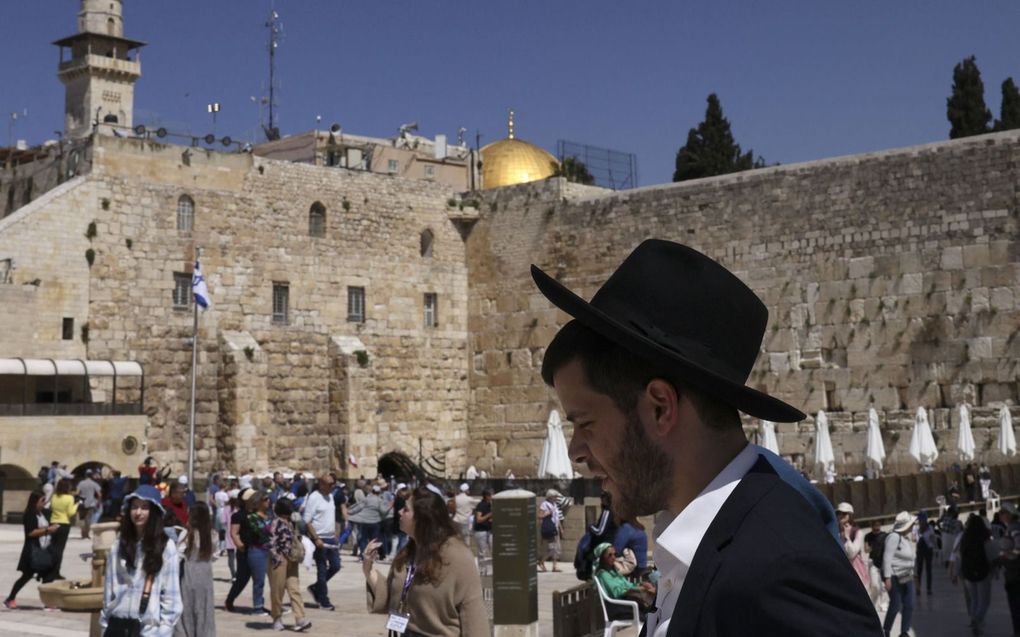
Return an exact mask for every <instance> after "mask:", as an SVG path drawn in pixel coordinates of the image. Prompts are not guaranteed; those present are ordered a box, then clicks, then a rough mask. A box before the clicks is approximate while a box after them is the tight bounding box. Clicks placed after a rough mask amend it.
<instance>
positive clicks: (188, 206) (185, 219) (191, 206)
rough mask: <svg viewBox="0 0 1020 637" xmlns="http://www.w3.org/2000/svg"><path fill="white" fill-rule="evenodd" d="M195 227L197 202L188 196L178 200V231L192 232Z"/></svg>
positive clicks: (182, 196)
mask: <svg viewBox="0 0 1020 637" xmlns="http://www.w3.org/2000/svg"><path fill="white" fill-rule="evenodd" d="M194 226H195V202H194V201H192V200H191V197H189V196H187V195H181V198H180V199H178V200H177V230H178V231H179V232H191V229H192V228H193V227H194Z"/></svg>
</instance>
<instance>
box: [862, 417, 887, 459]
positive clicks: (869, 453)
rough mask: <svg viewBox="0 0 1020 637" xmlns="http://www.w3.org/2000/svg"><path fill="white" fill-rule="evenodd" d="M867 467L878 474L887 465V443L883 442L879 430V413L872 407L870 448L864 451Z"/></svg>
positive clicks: (869, 433) (869, 426)
mask: <svg viewBox="0 0 1020 637" xmlns="http://www.w3.org/2000/svg"><path fill="white" fill-rule="evenodd" d="M864 458H865V462H866V463H867V465H868V466H869V467H870V468H871V469H872V470H873V471H875V472H876V473H877V472H879V471H881V470H882V466H883V465H884V464H885V443H883V442H882V431H881V430H880V429H879V428H878V412H877V411H875V408H874V407H872V408H871V409H869V410H868V446H867V449H866V450H865V451H864Z"/></svg>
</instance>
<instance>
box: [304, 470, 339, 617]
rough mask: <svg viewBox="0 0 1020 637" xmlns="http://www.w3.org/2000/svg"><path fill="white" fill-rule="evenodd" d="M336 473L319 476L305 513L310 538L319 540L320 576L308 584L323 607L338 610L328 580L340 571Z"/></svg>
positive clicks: (317, 564) (314, 555)
mask: <svg viewBox="0 0 1020 637" xmlns="http://www.w3.org/2000/svg"><path fill="white" fill-rule="evenodd" d="M333 484H334V480H333V476H331V475H330V474H328V473H324V474H322V475H321V476H319V482H318V484H317V485H316V490H315V491H312V492H311V493H309V494H308V498H306V499H305V512H304V515H303V518H304V521H305V525H306V527H305V528H306V531H307V533H308V539H309V540H311V541H312V543H313V544H315V552H314V553H312V559H314V560H315V570H316V580H315V583H314V584H312V585H311V586H309V587H308V591H309V592H310V593H311V594H312V597H313V598H314V599H315V601H316V603H318V604H319V608H323V609H325V610H335V608H336V607H335V606H333V604H332V603H330V601H329V589H328V588H327V582H329V580H330V579H331V578H332V577H333V576H334V575H336V574H337V573H339V572H340V545H339V544H338V543H337V541H336V505H335V504H334V503H333V494H332V491H333Z"/></svg>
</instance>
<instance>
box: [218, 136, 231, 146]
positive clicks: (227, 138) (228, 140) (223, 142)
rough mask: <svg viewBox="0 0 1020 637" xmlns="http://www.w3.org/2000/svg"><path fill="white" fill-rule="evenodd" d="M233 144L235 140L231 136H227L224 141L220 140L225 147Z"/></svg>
mask: <svg viewBox="0 0 1020 637" xmlns="http://www.w3.org/2000/svg"><path fill="white" fill-rule="evenodd" d="M233 142H234V140H232V139H230V136H229V135H227V136H225V137H224V138H223V139H221V140H220V143H221V144H223V145H224V146H230V144H232V143H233Z"/></svg>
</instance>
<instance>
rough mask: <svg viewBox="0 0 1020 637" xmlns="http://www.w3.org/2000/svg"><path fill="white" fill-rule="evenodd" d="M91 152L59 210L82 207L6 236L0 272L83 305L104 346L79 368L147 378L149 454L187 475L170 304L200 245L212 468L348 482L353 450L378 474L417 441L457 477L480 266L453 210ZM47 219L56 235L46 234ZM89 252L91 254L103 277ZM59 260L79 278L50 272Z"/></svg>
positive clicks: (30, 215) (203, 428)
mask: <svg viewBox="0 0 1020 637" xmlns="http://www.w3.org/2000/svg"><path fill="white" fill-rule="evenodd" d="M95 144H96V148H95V153H94V158H95V161H94V165H93V170H92V173H91V174H90V175H89V176H88V177H87V178H86V180H85V182H84V183H81V184H77V185H76V186H75V187H73V188H71V189H70V190H69V191H67V192H66V193H65V195H64V196H65V198H69V199H68V201H71V200H73V206H71V205H68V204H67V203H66V202H64V203H62V202H61V201H60V200H53V201H51V202H49V203H45V204H43V205H42V206H41V208H40V209H38V210H32V211H28V212H27V213H25V214H24V215H23V216H24V220H25V223H23V224H20V225H18V226H14V227H8V228H7V229H6V230H5V231H4V232H2V233H0V258H4V256H5V254H6V253H7V252H9V251H13V252H14V253H15V254H16V256H17V257H18V261H19V264H20V265H19V267H20V270H19V272H21V273H24V274H25V275H26V276H27V274H28V273H29V272H39V273H40V274H39V276H42V275H43V274H45V275H46V276H43V279H44V282H43V285H42V286H40V291H43V290H45V289H47V286H48V285H54V286H60V287H61V288H63V287H72V288H73V289H75V290H77V291H78V292H79V295H78V296H76V297H74V298H75V302H76V303H77V305H76V307H79V306H80V310H81V314H82V315H83V316H87V320H88V321H89V324H90V340H89V343H88V346H87V352H84V353H79V354H78V355H77V356H73V357H75V358H77V357H82V356H83V355H85V354H87V356H88V357H89V358H112V359H121V360H123V359H130V360H138V361H139V362H141V363H142V364H143V366H144V367H145V370H146V375H147V378H146V405H145V406H146V413H147V414H148V415H149V417H150V420H151V426H150V429H149V440H148V442H149V451H150V452H151V453H154V454H155V455H156V456H157V457H158V458H159V459H160V461H161V462H172V463H174V464H175V466H176V468H178V469H180V468H182V467H183V466H184V465H185V464H186V459H187V443H186V440H187V428H188V415H189V399H190V371H191V343H190V337H191V332H192V320H193V319H192V312H191V311H190V310H187V309H185V310H179V309H174V307H173V302H172V294H173V289H174V276H173V275H174V273H175V272H180V273H190V271H191V269H192V263H193V260H194V257H195V249H196V248H197V247H200V248H202V267H203V272H204V274H205V276H206V278H207V280H208V284H209V289H210V294H211V296H212V303H213V307H212V309H211V310H209V311H208V312H205V313H203V314H202V315H201V317H200V321H199V324H200V330H199V350H200V351H199V365H198V370H199V374H198V388H197V398H198V408H197V412H198V414H197V418H196V428H197V432H198V435H197V438H198V440H197V443H196V448H197V449H198V454H197V455H198V460H199V463H198V467H199V471H206V470H211V469H214V468H226V469H230V470H246V469H248V468H249V467H251V468H255V469H256V470H266V469H269V468H271V467H277V466H286V467H290V468H294V469H297V468H300V469H306V470H322V469H327V468H332V469H340V470H344V469H345V467H344V465H343V462H342V460H343V458H345V457H346V455H347V453H353V454H354V456H355V458H356V459H357V460H358V461H359V465H360V469H359V470H358V472H359V473H360V472H365V473H372V472H373V470H374V463H375V459H376V457H377V454H381V453H383V452H385V451H388V450H392V449H398V450H402V451H405V452H411V451H412V450H414V449H416V448H417V444H418V439H419V438H424V439H425V448H426V451H428V452H441V453H446V454H447V456H448V457H449V458H452V459H454V460H455V462H457V463H460V464H462V463H463V458H464V447H465V445H466V440H465V437H464V431H465V430H466V424H465V421H466V417H467V408H466V405H467V403H468V379H467V360H468V357H467V349H466V342H467V337H466V333H467V268H466V258H465V254H464V243H463V239H462V238H461V235H460V233H459V232H458V230H457V228H456V227H455V226H454V224H453V222H452V221H451V220H450V218H449V212H450V211H452V210H456V207H455V205H456V204H454V206H451V205H450V200H451V198H454V197H455V194H454V193H451V192H449V191H448V190H446V189H444V188H443V187H442V186H440V185H438V184H434V183H428V182H423V181H416V180H410V179H402V178H399V177H389V176H383V175H374V174H368V173H364V172H358V171H348V170H345V169H337V168H319V167H315V166H307V165H299V164H289V163H284V162H276V161H271V160H264V159H259V158H253V157H252V156H250V155H246V154H234V155H231V154H223V153H213V152H209V151H205V150H202V149H198V148H185V147H181V146H169V145H162V144H156V143H153V142H149V141H143V140H134V139H117V138H111V137H97V138H96V142H95ZM182 195H187V196H189V197H191V198H192V199H193V201H194V204H195V221H194V228H193V230H192V231H191V232H180V231H178V230H177V226H176V214H177V212H176V211H177V204H178V200H179V198H180V197H181V196H182ZM316 201H318V202H321V203H322V204H323V205H324V206H325V208H326V211H327V213H326V214H327V221H326V233H325V236H324V237H321V238H316V237H310V236H309V219H308V214H309V209H310V207H311V205H312V203H313V202H316ZM33 205H35V204H33ZM68 208H71V210H68ZM21 214H22V213H21V212H19V213H16V214H15V217H17V216H18V215H21ZM49 220H52V222H53V224H54V227H52V228H46V227H44V224H45V223H50V221H49ZM92 220H94V221H95V223H96V236H95V237H94V238H93V239H92V240H91V242H90V241H89V240H87V239H85V238H84V233H85V230H86V226H87V224H88V223H89V222H90V221H92ZM8 221H9V220H8V219H5V220H4V221H3V223H7V222H8ZM56 226H59V232H58V231H57V230H58V228H57V227H56ZM426 229H429V230H431V232H432V234H433V235H434V237H435V243H434V248H433V253H432V256H431V257H429V258H423V257H422V256H421V255H420V236H421V233H422V232H423V231H424V230H426ZM26 246H31V247H26ZM75 246H77V247H75ZM87 247H92V248H93V249H94V250H95V259H94V263H93V265H92V267H91V268H89V267H88V266H87V264H86V263H85V259H84V257H83V253H84V251H85V249H86V248H87ZM53 255H58V257H59V258H61V259H66V260H67V263H61V264H53V263H51V261H52V258H53ZM79 262H80V263H79ZM33 276H35V275H33ZM71 277H75V278H73V279H72V278H71ZM50 281H52V283H51V282H50ZM274 282H286V283H288V284H289V315H288V320H287V322H286V323H275V322H274V321H273V318H272V290H273V283H274ZM348 286H358V287H363V288H364V289H365V298H366V308H365V315H366V316H365V321H364V322H361V323H357V322H349V321H348V313H347V309H348V308H347V288H348ZM426 292H432V293H437V294H438V299H439V312H438V314H439V325H438V326H436V327H425V326H424V317H423V314H424V308H423V304H424V301H423V296H424V294H425V293H426ZM55 305H57V301H46V302H42V303H36V307H37V308H39V307H42V308H47V311H48V308H50V306H55ZM58 327H59V324H58ZM227 332H229V333H230V334H229V335H227V336H228V337H225V338H221V336H220V335H221V333H224V334H225V333H227ZM57 333H58V334H59V331H58V332H57ZM334 337H343V338H346V337H356V338H357V339H360V341H361V342H362V343H363V345H364V357H363V360H364V366H361V365H360V364H358V366H357V373H358V374H362V375H365V376H367V377H368V378H365V379H362V380H361V381H360V382H359V383H358V384H356V385H353V386H354V387H355V388H356V389H355V393H356V394H357V395H353V396H349V397H348V399H347V402H350V403H355V402H356V403H357V404H358V405H359V407H358V408H357V409H350V408H349V407H348V405H347V404H346V403H345V402H343V401H337V400H335V399H334V398H333V397H331V393H330V386H331V378H333V376H334V371H333V370H334V369H335V367H336V366H337V365H339V364H342V363H341V362H339V361H338V356H340V355H339V354H337V353H335V352H334V353H331V349H330V348H331V345H330V344H331V342H332V339H333V338H334ZM7 340H8V339H7V338H3V341H4V347H5V348H6V347H7ZM245 342H253V343H254V344H255V345H254V346H250V347H252V359H251V360H249V359H248V355H247V354H246V352H245V350H244V347H243V346H242V347H240V348H239V347H237V346H236V344H237V343H245ZM20 345H21V346H22V348H23V349H25V350H26V352H25V353H24V355H33V356H40V355H43V354H42V353H41V352H42V351H43V350H46V352H49V351H51V350H49V349H47V348H46V347H44V346H42V345H41V344H40V342H39V339H32V340H29V341H26V342H23V343H20ZM49 355H53V354H49ZM348 367H349V364H348ZM362 393H367V394H368V395H361V394H362ZM338 412H344V413H345V414H346V415H345V416H343V417H340V416H339V415H337V413H338ZM358 419H367V420H369V421H370V422H369V424H368V425H364V423H361V422H358ZM340 426H342V427H345V428H346V429H345V430H338V427H340ZM366 427H368V428H370V429H372V430H373V435H374V436H375V438H374V439H373V441H377V444H375V443H374V442H373V444H371V445H368V444H364V441H362V443H360V444H359V443H351V445H350V447H349V448H348V444H349V443H348V435H349V434H350V433H351V432H354V433H359V432H362V431H363V430H364V429H365V428H366Z"/></svg>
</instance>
